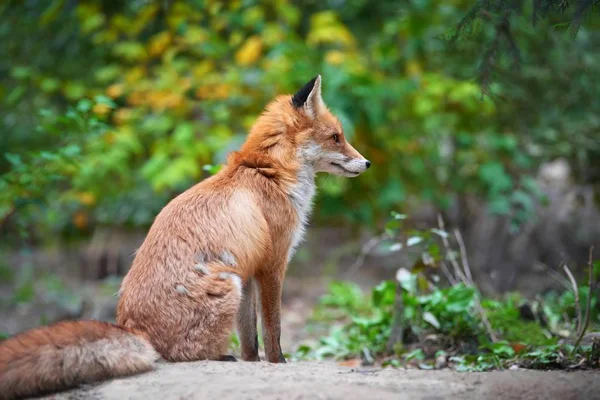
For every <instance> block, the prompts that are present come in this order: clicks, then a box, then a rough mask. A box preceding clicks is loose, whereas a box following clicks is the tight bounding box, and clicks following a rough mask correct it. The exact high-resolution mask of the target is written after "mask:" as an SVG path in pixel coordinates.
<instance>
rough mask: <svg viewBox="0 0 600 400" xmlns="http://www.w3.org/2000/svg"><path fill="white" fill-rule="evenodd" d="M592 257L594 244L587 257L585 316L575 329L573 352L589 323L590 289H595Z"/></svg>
mask: <svg viewBox="0 0 600 400" xmlns="http://www.w3.org/2000/svg"><path fill="white" fill-rule="evenodd" d="M593 257H594V246H590V258H589V259H588V274H589V275H588V287H589V291H588V298H587V305H586V308H585V318H584V320H583V323H582V325H581V327H580V329H579V330H578V331H577V340H576V341H575V345H574V346H573V353H575V352H576V351H577V348H578V347H579V343H581V339H583V335H585V331H586V330H587V328H588V325H589V323H590V308H591V306H592V290H593V289H595V284H594V268H593V262H592V261H593Z"/></svg>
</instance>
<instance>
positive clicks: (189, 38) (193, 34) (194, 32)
mask: <svg viewBox="0 0 600 400" xmlns="http://www.w3.org/2000/svg"><path fill="white" fill-rule="evenodd" d="M207 38H208V34H207V33H206V30H205V29H202V28H200V27H198V26H190V27H189V28H187V29H186V31H185V33H184V34H183V40H184V42H185V43H187V44H190V45H194V44H200V43H204V42H205V41H206V39H207Z"/></svg>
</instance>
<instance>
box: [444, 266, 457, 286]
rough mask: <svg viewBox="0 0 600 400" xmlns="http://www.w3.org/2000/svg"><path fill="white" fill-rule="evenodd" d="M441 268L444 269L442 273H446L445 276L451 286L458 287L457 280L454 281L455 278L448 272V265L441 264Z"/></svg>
mask: <svg viewBox="0 0 600 400" xmlns="http://www.w3.org/2000/svg"><path fill="white" fill-rule="evenodd" d="M441 268H442V272H443V273H444V276H445V277H446V279H448V282H449V283H450V285H451V286H454V285H456V279H454V277H453V276H452V273H450V271H449V270H448V266H447V265H446V263H444V262H443V263H441Z"/></svg>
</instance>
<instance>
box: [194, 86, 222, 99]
mask: <svg viewBox="0 0 600 400" xmlns="http://www.w3.org/2000/svg"><path fill="white" fill-rule="evenodd" d="M230 92H231V87H230V86H229V85H228V84H226V83H221V84H216V85H203V86H200V87H199V88H198V89H196V97H197V98H199V99H215V100H219V99H226V98H228V97H229V94H230Z"/></svg>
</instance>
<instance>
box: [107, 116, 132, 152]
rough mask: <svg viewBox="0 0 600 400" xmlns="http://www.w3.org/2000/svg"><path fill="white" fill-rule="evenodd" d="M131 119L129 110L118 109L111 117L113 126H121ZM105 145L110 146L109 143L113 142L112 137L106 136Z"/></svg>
mask: <svg viewBox="0 0 600 400" xmlns="http://www.w3.org/2000/svg"><path fill="white" fill-rule="evenodd" d="M131 118H133V111H132V110H131V109H130V108H120V109H118V110H117V111H115V113H114V115H113V120H114V122H115V124H117V125H122V124H124V123H126V122H127V121H129V120H130V119H131ZM106 140H107V141H108V142H107V143H108V144H110V143H111V141H114V135H110V134H107V135H106Z"/></svg>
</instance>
